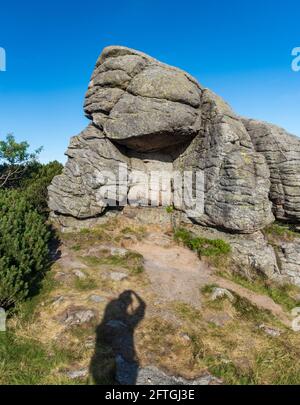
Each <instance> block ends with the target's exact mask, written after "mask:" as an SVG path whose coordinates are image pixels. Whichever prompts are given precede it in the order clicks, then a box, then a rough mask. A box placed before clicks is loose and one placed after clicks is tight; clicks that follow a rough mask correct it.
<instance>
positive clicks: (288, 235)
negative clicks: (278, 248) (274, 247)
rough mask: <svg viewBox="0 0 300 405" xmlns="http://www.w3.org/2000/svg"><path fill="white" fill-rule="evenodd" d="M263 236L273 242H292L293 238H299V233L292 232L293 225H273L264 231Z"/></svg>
mask: <svg viewBox="0 0 300 405" xmlns="http://www.w3.org/2000/svg"><path fill="white" fill-rule="evenodd" d="M264 234H265V235H266V236H267V237H268V238H270V239H275V240H286V241H293V240H294V239H295V238H300V233H299V232H296V231H294V228H293V225H290V224H282V223H277V222H275V223H273V224H272V225H269V226H268V227H266V228H265V229H264Z"/></svg>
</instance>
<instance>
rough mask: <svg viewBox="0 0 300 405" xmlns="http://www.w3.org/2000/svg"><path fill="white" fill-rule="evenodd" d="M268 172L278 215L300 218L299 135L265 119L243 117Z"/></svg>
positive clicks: (293, 218) (274, 209)
mask: <svg viewBox="0 0 300 405" xmlns="http://www.w3.org/2000/svg"><path fill="white" fill-rule="evenodd" d="M243 122H244V125H245V127H246V129H247V131H248V133H249V135H250V137H251V139H252V142H253V144H254V148H255V150H256V151H257V152H260V153H262V154H263V155H264V156H265V158H266V161H267V163H268V166H269V169H270V173H271V188H270V199H271V201H272V203H273V211H274V215H275V216H276V218H278V219H285V220H291V221H293V222H297V221H300V139H299V138H297V137H296V136H293V135H290V134H288V133H287V132H286V131H285V130H284V129H282V128H279V127H277V126H275V125H271V124H267V123H265V122H260V121H255V120H247V119H243Z"/></svg>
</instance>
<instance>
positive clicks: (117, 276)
mask: <svg viewBox="0 0 300 405" xmlns="http://www.w3.org/2000/svg"><path fill="white" fill-rule="evenodd" d="M109 277H110V278H111V279H112V280H113V281H122V280H125V278H127V274H126V273H118V272H113V273H110V275H109Z"/></svg>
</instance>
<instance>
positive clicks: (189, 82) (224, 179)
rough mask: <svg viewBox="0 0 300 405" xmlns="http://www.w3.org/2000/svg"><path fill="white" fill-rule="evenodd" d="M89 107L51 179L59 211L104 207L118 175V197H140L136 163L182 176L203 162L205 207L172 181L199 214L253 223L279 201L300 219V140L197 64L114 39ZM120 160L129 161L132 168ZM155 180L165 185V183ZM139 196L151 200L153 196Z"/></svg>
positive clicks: (245, 227) (232, 226) (239, 225)
mask: <svg viewBox="0 0 300 405" xmlns="http://www.w3.org/2000/svg"><path fill="white" fill-rule="evenodd" d="M84 109H85V113H86V115H87V116H88V117H89V118H90V119H91V124H90V125H89V126H88V127H87V128H86V129H85V130H84V131H83V132H82V133H81V134H79V135H78V136H75V137H73V138H72V140H71V143H70V146H69V148H68V151H67V156H68V158H69V159H68V162H67V164H66V167H65V169H64V172H63V174H62V175H61V176H57V177H55V178H54V180H53V182H52V184H51V186H50V187H49V206H50V209H51V211H52V215H56V216H60V217H62V216H64V217H66V216H69V217H70V216H71V217H73V218H77V219H88V218H93V217H96V216H99V215H104V214H106V213H107V212H108V211H109V209H110V207H109V206H110V204H109V203H108V201H107V198H108V197H109V198H110V197H111V199H112V200H114V199H115V198H114V197H115V195H114V187H115V185H116V184H117V185H118V186H119V195H118V196H117V198H116V199H117V202H118V203H121V205H122V204H123V203H124V201H126V199H127V198H129V199H130V201H132V200H133V201H135V200H136V201H137V200H138V198H137V195H139V192H138V188H139V187H141V186H140V185H139V186H138V185H137V183H138V182H137V179H136V172H139V173H141V174H143V173H144V174H149V173H150V172H153V171H156V172H160V173H163V175H164V176H166V174H170V176H171V177H172V176H174V173H182V172H183V171H193V172H195V171H201V173H202V174H203V175H204V186H203V187H204V209H196V210H191V209H190V207H189V206H188V204H187V203H186V201H181V200H178V199H176V198H175V196H176V195H178V194H180V193H181V192H182V187H181V186H180V185H179V186H178V185H175V186H174V184H173V183H172V181H171V183H170V188H171V191H172V197H173V198H174V199H173V200H172V201H170V202H169V203H168V204H166V205H171V204H174V206H175V208H177V209H178V210H181V211H183V212H184V213H185V214H186V216H187V217H189V218H190V219H191V220H192V221H194V222H195V223H198V224H201V225H204V226H206V225H209V226H213V227H217V228H221V229H223V230H227V231H230V232H236V233H253V232H256V231H258V230H260V229H262V228H263V227H265V226H266V225H268V224H269V223H271V222H272V221H273V220H274V216H273V213H272V203H273V212H274V214H275V215H276V216H277V217H280V218H290V219H293V220H297V221H298V220H299V215H300V178H299V175H300V174H299V162H300V146H299V145H300V142H299V140H298V139H297V138H295V137H292V136H290V135H288V134H286V133H283V132H282V131H281V130H279V129H278V128H276V127H273V126H269V125H267V124H261V123H257V122H256V121H252V120H250V121H249V120H243V119H241V118H239V117H238V116H236V115H235V114H234V113H233V111H232V110H231V109H230V107H229V106H228V105H227V104H226V103H225V102H224V101H223V100H222V99H220V98H219V97H217V96H216V95H215V94H213V93H212V92H211V91H210V90H208V89H205V88H203V87H202V86H201V85H200V84H199V83H198V82H197V81H196V80H195V79H194V78H192V77H191V76H190V75H188V74H187V73H185V72H183V71H181V70H179V69H177V68H174V67H171V66H168V65H165V64H163V63H160V62H159V61H157V60H155V59H153V58H151V57H149V56H147V55H145V54H143V53H141V52H137V51H134V50H132V49H128V48H125V47H118V46H114V47H108V48H105V49H104V50H103V52H102V54H101V56H100V58H99V59H98V61H97V63H96V67H95V70H94V73H93V75H92V79H91V82H90V84H89V88H88V91H87V95H86V100H85V106H84ZM283 155H284V156H285V157H284V158H283ZM120 164H121V165H123V166H124V165H126V167H127V169H128V172H127V174H126V177H125V178H124V176H121V175H120ZM133 172H135V175H133ZM270 172H271V178H270ZM270 179H271V181H270ZM194 187H195V184H194V183H193V184H192V187H191V188H194ZM142 188H143V186H142ZM149 189H150V192H157V191H158V184H157V183H154V184H150V186H149ZM140 191H141V192H142V191H144V190H142V189H141V190H140ZM165 191H168V190H163V189H162V190H160V192H159V194H158V196H157V198H156V202H157V205H164V204H163V201H164V199H163V194H164V192H165ZM269 195H270V198H269ZM270 200H271V201H270ZM138 203H139V204H140V205H147V204H148V199H147V198H146V199H145V201H144V202H143V204H141V203H140V201H138Z"/></svg>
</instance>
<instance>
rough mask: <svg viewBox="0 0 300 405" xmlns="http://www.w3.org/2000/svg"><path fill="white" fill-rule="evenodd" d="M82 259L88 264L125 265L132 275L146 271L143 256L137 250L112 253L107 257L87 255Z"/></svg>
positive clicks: (93, 265) (92, 265)
mask: <svg viewBox="0 0 300 405" xmlns="http://www.w3.org/2000/svg"><path fill="white" fill-rule="evenodd" d="M82 261H83V262H84V263H85V264H87V265H88V266H91V267H95V266H99V265H104V264H105V265H111V266H118V267H123V268H125V269H128V270H129V273H130V274H131V275H139V274H141V273H143V272H144V266H143V261H144V259H143V256H142V255H141V254H139V253H137V252H133V251H132V252H127V253H126V255H124V256H120V255H110V256H107V257H96V256H85V257H83V258H82Z"/></svg>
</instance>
